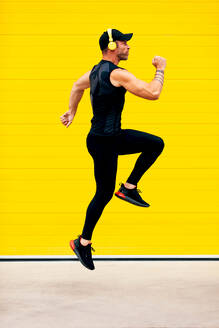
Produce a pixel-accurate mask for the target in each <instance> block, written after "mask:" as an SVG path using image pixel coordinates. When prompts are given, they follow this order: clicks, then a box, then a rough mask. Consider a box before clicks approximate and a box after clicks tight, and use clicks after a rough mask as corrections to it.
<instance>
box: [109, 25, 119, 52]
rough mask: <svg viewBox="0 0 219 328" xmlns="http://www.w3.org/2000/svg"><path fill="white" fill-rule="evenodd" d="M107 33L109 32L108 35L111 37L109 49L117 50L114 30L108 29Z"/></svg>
mask: <svg viewBox="0 0 219 328" xmlns="http://www.w3.org/2000/svg"><path fill="white" fill-rule="evenodd" d="M107 32H108V35H109V43H108V48H109V49H110V50H115V49H116V47H117V46H116V42H115V41H113V37H112V29H111V28H108V30H107Z"/></svg>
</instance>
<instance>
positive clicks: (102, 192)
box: [97, 186, 115, 203]
mask: <svg viewBox="0 0 219 328" xmlns="http://www.w3.org/2000/svg"><path fill="white" fill-rule="evenodd" d="M114 190H115V186H111V187H105V188H98V189H97V193H98V196H99V197H100V198H101V200H102V202H104V203H108V202H109V201H110V200H111V199H112V197H113V194H114Z"/></svg>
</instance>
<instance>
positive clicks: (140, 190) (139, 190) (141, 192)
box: [119, 182, 142, 193]
mask: <svg viewBox="0 0 219 328" xmlns="http://www.w3.org/2000/svg"><path fill="white" fill-rule="evenodd" d="M119 185H120V186H122V182H120V184H119ZM127 189H128V188H127ZM134 189H135V188H134ZM135 190H137V191H138V192H141V193H142V191H141V190H140V189H135Z"/></svg>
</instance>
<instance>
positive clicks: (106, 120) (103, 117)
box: [89, 59, 127, 136]
mask: <svg viewBox="0 0 219 328" xmlns="http://www.w3.org/2000/svg"><path fill="white" fill-rule="evenodd" d="M116 68H121V69H124V68H122V67H119V66H117V65H115V64H113V63H112V62H111V61H108V60H104V59H102V60H101V61H100V62H99V63H98V64H97V65H95V66H94V67H93V68H92V70H91V73H90V76H89V79H90V98H91V105H92V109H93V118H92V120H91V123H92V125H91V129H90V132H89V133H90V134H95V135H102V136H106V135H108V136H113V135H118V134H119V133H120V130H121V113H122V110H123V105H124V102H125V93H126V91H127V90H126V89H125V88H123V87H122V86H121V87H115V86H114V85H113V84H112V83H111V82H110V73H111V72H112V71H113V70H114V69H116Z"/></svg>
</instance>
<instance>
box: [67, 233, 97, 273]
mask: <svg viewBox="0 0 219 328" xmlns="http://www.w3.org/2000/svg"><path fill="white" fill-rule="evenodd" d="M80 239H81V235H78V238H77V239H75V240H70V247H71V248H72V250H73V251H74V252H75V254H76V255H77V257H78V259H79V261H80V262H81V263H82V264H83V265H84V266H85V267H86V268H87V269H90V270H94V269H95V267H94V263H93V260H92V255H91V249H92V250H93V251H94V252H95V249H93V247H91V244H92V243H91V244H88V245H87V246H83V245H82V244H81V243H80Z"/></svg>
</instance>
